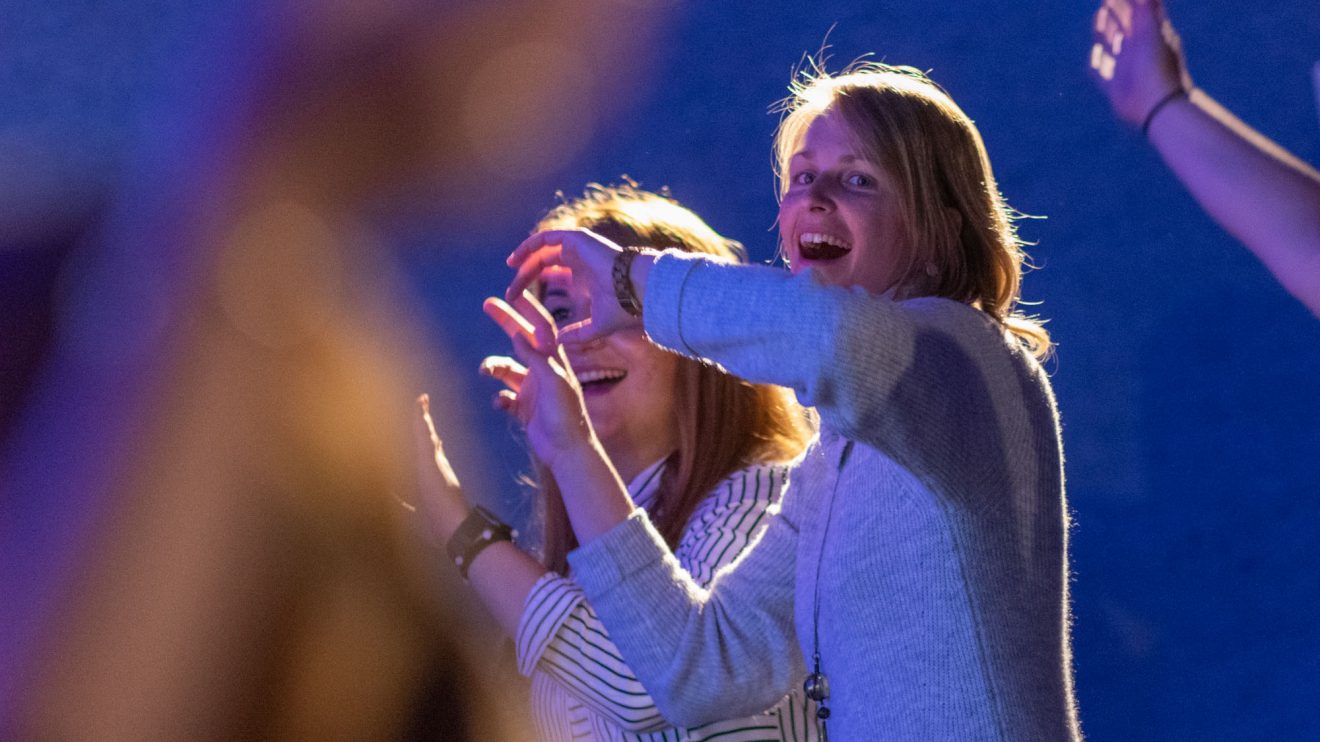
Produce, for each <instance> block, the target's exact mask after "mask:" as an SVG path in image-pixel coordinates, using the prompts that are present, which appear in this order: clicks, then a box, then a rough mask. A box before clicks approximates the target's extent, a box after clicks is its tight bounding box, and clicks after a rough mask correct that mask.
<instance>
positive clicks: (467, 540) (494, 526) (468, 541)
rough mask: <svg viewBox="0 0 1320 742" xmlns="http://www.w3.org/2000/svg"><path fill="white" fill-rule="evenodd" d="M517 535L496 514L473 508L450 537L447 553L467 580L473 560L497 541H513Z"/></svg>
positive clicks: (480, 508) (481, 508)
mask: <svg viewBox="0 0 1320 742" xmlns="http://www.w3.org/2000/svg"><path fill="white" fill-rule="evenodd" d="M517 535H518V532H517V531H515V530H513V529H512V528H510V527H509V526H508V524H506V523H504V522H503V521H501V520H500V519H499V518H498V517H496V515H495V514H494V513H492V512H490V511H489V510H487V509H486V508H483V507H481V506H480V505H478V506H476V507H474V508H472V512H470V513H468V516H467V517H466V518H464V519H463V522H462V523H460V524H459V526H458V530H456V531H454V535H453V536H450V537H449V543H447V544H445V552H446V553H448V554H449V558H450V559H452V560H453V561H454V566H456V567H458V574H459V575H461V576H462V577H463V579H465V580H466V579H467V576H468V568H469V567H470V566H472V560H473V559H476V558H477V555H478V554H480V553H481V552H482V550H483V549H485V548H486V547H487V546H490V545H491V544H493V543H496V542H497V541H512V540H513V539H514V538H515V537H517Z"/></svg>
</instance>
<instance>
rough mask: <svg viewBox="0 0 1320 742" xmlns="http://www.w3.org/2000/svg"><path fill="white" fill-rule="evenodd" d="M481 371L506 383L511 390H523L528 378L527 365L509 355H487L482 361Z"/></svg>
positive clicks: (514, 391) (515, 392)
mask: <svg viewBox="0 0 1320 742" xmlns="http://www.w3.org/2000/svg"><path fill="white" fill-rule="evenodd" d="M481 373H482V374H483V375H485V376H489V377H491V378H492V379H495V380H496V381H498V382H500V383H501V384H504V386H506V387H508V388H509V391H510V392H513V393H514V394H517V393H518V392H520V391H522V385H523V381H525V380H526V379H527V367H526V366H524V365H522V364H521V363H519V362H517V361H516V360H514V359H512V358H510V357H508V356H487V357H486V358H485V359H484V360H483V361H482V362H481Z"/></svg>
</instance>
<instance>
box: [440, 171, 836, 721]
mask: <svg viewBox="0 0 1320 742" xmlns="http://www.w3.org/2000/svg"><path fill="white" fill-rule="evenodd" d="M537 227H538V229H550V228H556V229H566V228H577V229H584V230H592V233H593V234H598V235H601V236H602V238H608V239H611V240H615V241H617V242H621V243H623V244H628V245H646V246H650V247H655V248H660V247H669V246H674V247H675V249H678V250H681V251H686V252H688V253H692V254H699V255H703V256H706V257H709V258H711V259H714V260H717V261H720V262H722V263H734V262H737V261H740V260H741V259H742V246H741V245H739V244H738V243H736V242H732V241H729V240H726V239H724V238H723V237H721V236H720V235H719V234H717V233H716V232H715V231H714V230H712V229H711V228H710V227H709V226H707V225H706V224H705V222H703V221H702V220H701V219H700V218H699V217H697V216H696V215H695V214H693V213H692V212H691V211H689V210H687V209H685V208H683V207H682V206H680V205H679V204H678V203H676V202H675V201H673V200H672V199H670V198H667V197H665V196H661V195H657V194H654V193H648V192H646V191H643V190H640V189H638V188H636V187H633V186H631V185H626V186H618V187H601V186H592V187H591V188H589V189H588V191H587V193H586V195H584V196H583V197H582V198H579V199H575V200H572V201H569V202H567V203H564V204H562V205H560V206H559V207H558V208H556V209H554V210H552V211H551V212H550V213H549V214H548V215H547V216H546V217H545V218H544V219H543V220H542V221H541V222H540V224H538V225H537ZM536 294H537V296H536V297H535V298H530V297H529V298H521V297H520V298H519V300H518V302H517V303H518V304H519V306H520V307H521V308H522V310H523V311H525V312H528V313H531V311H532V308H533V306H534V305H536V306H539V305H540V304H544V307H545V310H546V314H543V315H541V314H538V315H537V317H538V321H541V322H543V323H544V326H545V327H546V329H547V330H550V329H552V324H551V321H552V320H553V322H557V323H562V324H571V323H574V322H580V321H583V320H585V319H587V318H588V317H589V306H590V299H589V297H588V296H587V293H586V290H585V287H584V286H582V285H581V283H580V282H578V281H577V280H576V279H575V278H574V277H573V276H572V275H571V274H570V273H569V271H566V270H563V269H556V270H551V271H547V272H546V273H545V274H543V275H542V276H541V280H540V281H539V284H538V287H537V291H536ZM501 304H502V303H501ZM504 310H505V311H512V310H508V308H507V305H505V307H504ZM496 311H499V310H496ZM562 353H563V355H562V356H561V360H562V361H563V365H562V366H561V367H560V371H561V372H562V373H563V376H562V377H561V381H562V382H563V383H564V384H566V385H567V388H568V390H569V393H570V394H571V395H572V396H573V399H572V400H571V406H569V408H570V409H573V410H579V409H580V410H582V411H584V412H585V415H586V416H585V417H584V418H583V419H582V421H581V422H582V424H584V425H587V426H588V427H589V428H591V430H592V431H593V436H594V439H595V440H597V441H598V442H599V445H600V446H601V448H602V449H603V452H604V454H607V455H608V456H609V458H610V460H612V461H613V464H614V467H615V471H617V476H618V477H619V479H617V480H614V481H612V482H611V485H616V484H617V485H618V486H620V487H622V486H623V485H622V483H623V482H628V483H629V484H628V487H627V491H628V493H629V495H630V496H631V498H632V499H633V500H634V501H635V502H637V503H638V504H639V505H640V506H641V507H644V508H645V509H646V511H647V512H648V514H649V516H650V518H651V520H652V522H653V523H655V525H656V529H657V532H658V534H659V535H660V538H661V539H662V540H663V542H664V544H665V547H666V549H667V550H670V549H671V550H673V553H674V554H675V555H676V556H677V558H678V562H677V563H678V565H679V568H680V569H681V570H683V572H684V574H686V575H688V576H689V579H691V580H692V581H694V582H695V583H696V584H698V585H702V586H705V585H709V584H710V583H711V581H712V580H713V578H714V575H715V573H716V572H717V571H718V570H719V569H721V568H722V567H724V566H725V565H727V564H729V563H731V562H733V561H734V560H735V559H736V558H737V557H738V555H739V554H740V553H741V552H742V551H743V550H744V549H745V548H746V547H747V546H748V545H749V544H750V543H752V542H753V541H755V539H756V538H757V537H758V535H759V534H760V533H761V531H762V530H763V529H764V524H765V523H766V521H767V513H768V511H769V510H770V509H771V508H773V507H775V506H777V504H778V501H779V499H780V496H781V494H782V491H783V489H784V487H785V484H786V481H787V472H788V465H789V463H790V462H791V461H793V460H794V459H796V458H798V457H799V456H800V455H801V453H802V451H803V449H804V448H805V447H806V445H807V442H808V440H809V438H810V437H811V435H812V433H813V431H812V426H811V425H810V424H809V420H808V417H807V413H806V411H805V410H804V409H803V408H801V407H800V406H798V405H797V403H796V402H795V401H794V400H793V396H792V394H790V393H789V392H788V390H786V389H781V388H779V387H774V386H768V385H763V384H748V383H746V382H744V381H742V380H740V379H737V378H734V377H732V376H730V375H729V374H727V373H725V372H724V371H723V370H721V369H719V368H718V367H716V366H714V365H711V364H705V363H700V362H698V361H695V360H692V359H687V358H683V357H681V356H678V355H676V354H673V353H670V352H668V351H666V350H663V349H661V348H659V347H657V346H656V345H654V344H652V343H651V342H650V341H649V340H647V339H646V337H645V336H644V334H643V333H642V330H641V328H640V327H637V326H629V327H622V328H619V330H618V331H616V332H611V333H604V334H602V335H600V336H597V337H595V338H593V339H592V340H590V341H587V342H583V343H568V344H566V345H565V347H564V348H563V349H562ZM482 370H483V372H484V373H487V374H489V375H492V376H494V377H496V378H498V379H500V380H502V381H503V382H504V383H505V384H507V385H509V387H510V389H511V390H512V391H509V392H506V393H503V394H501V396H499V397H497V403H498V404H499V406H501V407H503V408H504V409H506V410H507V411H509V412H510V413H512V414H514V415H515V416H516V417H518V418H519V419H520V420H522V421H523V422H524V423H526V422H527V421H528V419H529V417H530V415H531V409H532V405H533V404H535V399H536V397H537V395H538V392H537V390H536V389H535V386H536V385H537V383H538V381H537V380H536V379H533V378H530V377H529V376H528V375H527V371H526V369H525V368H524V367H523V366H522V365H521V364H519V363H518V362H517V361H515V360H513V359H512V358H508V357H491V358H488V359H486V361H485V362H484V363H483V364H482ZM551 391H553V390H551ZM515 392H516V393H515ZM419 421H420V424H419V427H418V432H419V439H418V440H419V443H420V444H421V456H422V460H423V472H422V476H423V481H422V486H423V496H422V500H421V505H422V507H423V511H424V513H425V514H426V515H428V516H429V518H428V523H429V524H430V525H431V528H432V533H433V535H434V536H435V537H436V538H437V539H438V540H439V541H440V542H441V543H445V544H446V545H447V550H448V552H449V553H450V555H451V556H452V557H453V558H454V559H455V562H456V563H457V564H458V567H459V571H460V572H461V573H462V574H463V575H464V576H465V577H467V578H468V579H469V580H470V581H471V583H472V585H473V586H474V587H475V588H476V590H477V591H478V593H479V594H480V595H481V596H482V597H483V598H484V599H485V600H486V602H487V604H488V605H489V607H490V608H491V609H492V611H493V612H494V613H495V615H496V617H497V618H498V619H499V620H500V621H501V623H502V624H503V625H504V628H505V629H506V630H507V631H508V632H509V633H510V635H512V636H514V637H515V638H516V645H517V653H518V665H519V669H520V670H521V671H522V672H523V673H524V674H526V675H528V676H530V677H531V680H532V716H533V718H534V720H535V723H536V726H537V728H538V730H539V732H540V734H541V737H542V738H543V739H545V740H559V739H565V740H567V739H580V738H582V737H584V736H587V737H590V738H592V739H600V740H622V739H630V740H631V739H656V740H674V739H684V740H687V739H692V740H697V739H708V738H712V737H718V738H719V739H728V740H740V739H747V740H750V739H776V740H779V739H783V740H801V739H814V738H815V733H814V732H815V730H814V725H813V724H812V723H811V721H810V719H811V714H812V713H814V709H813V708H812V707H811V705H810V704H809V703H808V702H807V700H806V698H805V696H804V694H803V692H802V691H801V690H798V691H796V692H794V693H791V694H787V695H786V693H781V694H780V695H779V697H778V698H776V699H774V700H772V701H771V702H770V703H767V704H765V706H763V707H761V708H758V709H751V710H749V711H747V712H745V713H742V714H738V715H736V716H738V717H739V718H734V719H730V718H728V716H724V717H721V718H720V719H717V720H714V721H715V722H716V723H713V724H706V725H703V726H702V727H701V728H700V729H682V728H678V729H676V728H673V727H672V726H671V725H670V723H669V722H668V721H666V720H665V719H664V718H663V717H662V716H661V714H660V712H659V711H657V710H656V708H655V704H654V703H653V702H652V701H651V700H650V698H649V697H648V696H647V694H646V691H645V689H643V688H642V686H641V684H640V683H639V682H638V681H637V680H636V678H635V677H633V674H632V672H631V671H630V670H629V669H628V667H627V664H626V662H625V660H624V659H623V658H622V657H621V656H620V655H619V653H618V651H617V650H615V649H614V647H613V645H612V644H611V643H610V640H609V638H608V636H607V635H606V632H605V629H604V627H603V626H601V624H600V621H599V619H598V618H596V616H595V614H594V612H593V611H592V609H591V607H590V605H589V604H588V602H587V601H586V599H585V596H584V595H583V593H582V590H581V588H579V587H578V586H577V585H575V584H574V583H573V582H572V579H571V577H572V575H571V574H570V572H569V569H568V566H567V561H566V559H565V557H566V555H567V554H568V552H569V551H570V550H572V549H573V548H575V547H576V545H577V543H576V540H575V539H574V535H573V531H572V529H571V527H570V525H569V522H568V518H567V515H566V513H565V510H564V506H563V503H562V501H561V500H560V494H559V488H558V484H557V476H556V473H555V469H554V461H553V450H552V448H548V447H547V446H546V445H545V444H546V441H545V439H544V438H543V437H542V436H541V435H540V433H541V430H540V429H539V428H535V427H534V428H532V429H529V430H528V438H529V442H530V444H531V448H532V452H533V455H534V460H535V463H536V467H537V472H538V480H539V482H538V484H539V489H540V495H541V498H540V506H541V507H540V510H541V513H540V516H541V517H540V519H539V520H540V523H541V526H542V531H543V538H542V553H541V560H540V561H537V560H536V559H534V558H533V557H532V556H530V555H528V554H527V553H525V552H523V551H522V550H520V549H519V547H518V546H516V545H514V543H513V542H512V540H511V539H512V536H513V534H512V533H511V531H510V529H508V527H507V526H504V525H503V524H501V523H499V522H498V519H496V518H494V516H493V515H491V514H490V513H489V511H485V510H484V509H481V508H477V509H475V510H474V511H473V512H472V513H471V514H469V513H468V508H467V505H466V504H464V502H463V500H462V495H461V493H460V491H459V489H458V486H457V481H456V480H455V479H454V478H453V476H452V470H450V469H449V467H448V464H447V462H446V461H445V459H444V454H443V451H442V450H441V448H440V444H439V441H438V439H437V438H435V436H434V429H433V428H430V429H428V428H429V427H430V418H429V416H428V415H427V414H426V410H425V402H424V401H423V413H422V415H420V416H419ZM436 464H439V466H438V467H437V466H436ZM437 468H438V471H437Z"/></svg>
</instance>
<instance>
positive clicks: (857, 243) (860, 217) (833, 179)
mask: <svg viewBox="0 0 1320 742" xmlns="http://www.w3.org/2000/svg"><path fill="white" fill-rule="evenodd" d="M788 181H789V185H788V191H787V192H786V193H785V194H784V197H783V200H782V201H781V202H780V206H779V230H780V239H781V240H782V241H783V245H784V252H785V255H786V256H787V257H788V260H789V266H790V270H792V271H793V273H794V274H796V273H799V272H801V271H804V270H806V269H808V268H810V269H812V270H814V271H815V272H816V274H817V275H818V276H819V277H820V278H822V279H824V280H825V282H826V283H829V284H832V285H836V286H860V287H862V288H864V289H866V290H867V291H868V292H870V293H873V294H880V293H884V292H885V291H888V290H889V289H890V288H892V287H893V286H894V284H895V282H896V281H898V279H899V278H900V276H901V272H902V270H903V266H904V265H905V263H906V256H907V249H908V248H907V247H906V245H904V244H903V229H902V220H901V218H900V214H899V209H898V198H897V195H896V194H897V192H896V190H895V188H894V180H893V178H892V177H891V176H890V175H889V173H888V172H887V171H886V170H885V168H883V167H882V166H881V165H880V163H877V162H872V161H871V160H869V159H868V158H867V156H866V155H865V154H864V153H863V152H861V151H860V150H859V148H858V147H857V146H856V144H855V143H854V142H853V137H852V134H851V132H850V131H849V129H848V128H847V126H846V125H845V124H844V122H843V121H842V120H841V118H840V117H839V116H838V114H837V113H835V112H834V111H827V112H826V113H824V114H822V115H820V116H818V117H817V118H816V120H815V121H813V122H812V123H811V125H810V127H809V128H808V129H807V133H806V135H805V136H804V137H803V139H802V143H801V145H800V146H799V147H798V149H797V151H796V152H795V153H794V154H793V156H792V158H791V159H790V160H789V164H788Z"/></svg>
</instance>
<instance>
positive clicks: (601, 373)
mask: <svg viewBox="0 0 1320 742" xmlns="http://www.w3.org/2000/svg"><path fill="white" fill-rule="evenodd" d="M541 296H542V299H541V301H542V303H543V304H545V308H546V309H547V310H548V311H549V312H550V315H551V316H552V317H554V320H555V324H556V325H557V326H559V327H563V326H565V325H568V324H572V323H574V322H581V321H582V320H584V319H587V318H588V317H589V316H590V299H589V296H588V294H587V290H586V287H584V286H582V285H580V284H579V283H578V282H577V281H575V280H574V278H573V275H572V273H571V272H570V271H569V270H568V269H566V268H554V269H551V270H549V271H547V272H546V273H545V274H543V277H542V291H541ZM564 349H565V350H566V351H567V353H568V360H569V363H570V364H571V365H572V366H573V372H574V373H575V374H577V377H578V381H579V382H580V383H581V384H582V397H583V399H584V400H585V402H586V405H587V414H588V415H589V416H590V417H591V425H592V427H593V428H595V430H596V435H597V436H598V437H599V438H600V442H601V445H603V446H604V447H605V451H606V453H608V454H609V455H610V458H611V459H613V460H614V462H615V464H616V466H619V468H620V469H621V471H620V473H621V474H622V473H623V471H622V470H623V469H626V468H628V467H627V465H626V462H634V463H636V465H637V466H647V465H649V464H651V463H652V462H654V461H657V460H659V459H660V458H661V457H663V456H666V455H668V454H669V453H671V452H672V451H674V450H675V449H676V448H677V447H678V434H677V429H676V427H677V418H676V416H675V414H674V404H675V399H674V390H675V388H676V387H677V384H678V370H679V368H678V364H679V358H678V356H676V355H674V354H673V353H669V352H667V351H664V350H662V349H660V348H659V347H658V346H656V345H655V344H654V343H652V342H651V341H650V340H648V339H647V338H646V335H645V334H644V333H643V332H642V329H641V328H640V327H634V328H631V329H624V330H619V331H617V332H612V333H610V334H608V335H605V336H604V337H602V338H600V339H598V340H594V341H591V342H588V343H580V344H579V343H569V344H566V345H565V347H564ZM624 476H625V477H627V476H629V475H627V474H624Z"/></svg>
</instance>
